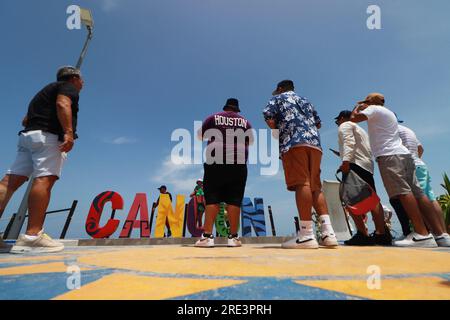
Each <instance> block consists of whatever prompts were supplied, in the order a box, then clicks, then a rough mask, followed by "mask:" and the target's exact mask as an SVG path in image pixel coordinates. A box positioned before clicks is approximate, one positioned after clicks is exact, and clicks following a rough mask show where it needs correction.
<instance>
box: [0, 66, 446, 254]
mask: <svg viewBox="0 0 450 320" xmlns="http://www.w3.org/2000/svg"><path fill="white" fill-rule="evenodd" d="M83 84H84V82H83V78H82V75H81V73H80V71H79V70H78V69H76V68H74V67H70V66H68V67H63V68H60V69H59V70H58V72H57V81H56V82H53V83H51V84H49V85H47V86H45V87H44V88H43V89H42V90H40V91H39V92H38V93H37V94H36V95H35V96H34V98H33V99H32V101H31V102H30V105H29V107H28V112H27V115H26V116H25V118H24V119H23V122H22V124H23V126H24V130H22V131H21V132H20V133H19V143H18V151H17V156H16V160H15V161H14V163H13V165H12V166H11V168H10V169H9V170H8V171H7V173H6V175H5V176H4V177H3V179H2V180H1V181H0V217H1V216H2V214H3V212H4V211H5V208H6V206H7V204H8V202H9V201H10V199H11V197H12V195H13V194H14V192H15V191H16V190H17V189H18V188H20V187H21V186H22V185H23V184H24V183H25V182H26V181H27V180H29V179H30V178H31V179H33V182H32V185H31V190H30V193H29V197H28V212H29V219H28V224H27V228H26V231H25V233H24V234H21V235H20V236H19V238H18V239H17V241H16V243H15V245H14V247H13V248H12V249H10V250H8V251H11V252H13V253H24V252H33V253H45V252H57V251H61V250H63V249H64V245H63V244H62V243H60V242H58V241H56V240H53V239H51V238H50V237H49V236H48V235H46V234H45V233H44V228H43V226H44V220H45V212H46V210H47V207H48V204H49V201H50V196H51V190H52V188H53V186H54V184H55V182H56V181H57V180H58V179H59V177H60V176H61V171H62V167H63V165H64V162H65V160H66V158H67V153H68V152H70V151H71V150H72V148H73V145H74V140H75V139H76V138H77V134H76V129H77V115H78V100H79V93H80V91H81V89H82V88H83ZM294 89H295V88H294V83H293V82H292V81H291V80H284V81H281V82H280V83H278V85H277V87H276V89H275V91H274V92H273V93H272V95H273V97H272V98H271V99H270V101H269V102H268V104H267V106H266V107H265V108H264V110H263V116H264V120H265V121H266V123H267V125H268V126H269V128H271V129H273V130H278V131H277V132H278V136H279V148H280V155H281V160H282V164H283V170H284V175H285V181H286V186H287V189H288V190H289V191H291V192H295V200H296V205H297V209H298V214H299V216H300V220H301V222H300V230H299V232H298V234H297V236H296V237H294V238H293V239H291V240H289V241H287V242H285V243H283V244H282V247H283V248H287V249H316V248H319V246H323V247H337V246H338V241H337V238H336V235H335V232H334V230H333V226H332V224H331V220H330V216H329V211H328V206H327V202H326V200H325V196H324V193H323V192H322V185H321V177H320V173H321V160H322V155H323V153H322V146H321V141H320V134H319V129H320V128H321V119H320V117H319V115H318V113H317V111H316V110H315V108H314V107H313V105H312V104H311V103H310V102H309V101H308V100H307V99H306V98H304V97H301V96H299V95H297V94H296V93H295V91H294ZM384 103H385V100H384V96H383V95H382V94H379V93H372V94H370V95H368V96H367V98H366V99H365V100H363V101H360V102H358V104H357V106H356V107H355V108H354V109H353V110H352V111H350V110H344V111H342V112H340V113H339V115H338V116H337V117H336V124H337V125H338V126H339V129H338V136H339V137H338V141H339V149H340V150H339V155H340V157H341V158H342V165H341V166H340V169H341V170H342V172H343V174H344V175H345V174H348V172H350V171H353V172H355V173H356V174H357V175H358V176H359V177H360V178H361V179H362V180H364V181H365V182H366V183H367V184H368V185H370V186H371V187H372V189H373V190H376V188H375V182H374V178H373V175H374V161H373V158H375V160H376V162H377V163H378V167H379V171H380V174H381V177H382V180H383V184H384V187H385V189H386V192H387V194H388V196H389V199H390V202H391V205H392V206H393V208H394V209H395V211H396V213H397V215H398V218H399V221H400V223H401V226H402V230H403V233H404V236H405V237H404V239H402V240H398V241H395V243H394V244H395V245H396V246H403V247H437V246H445V247H449V246H450V236H449V235H448V234H447V233H446V226H445V223H444V219H443V214H442V210H441V208H440V206H439V203H438V202H437V201H436V196H435V195H434V193H433V190H432V188H431V182H430V181H431V179H430V175H429V172H428V168H427V166H426V164H425V163H424V162H423V160H422V159H421V157H422V154H423V152H424V148H423V146H422V145H421V143H420V142H419V141H418V139H417V137H416V135H415V134H414V132H413V131H412V130H411V129H409V128H407V127H405V126H402V125H399V124H398V122H399V121H398V119H397V117H396V115H395V114H394V113H393V112H392V111H391V110H389V109H388V108H387V107H385V105H384ZM240 112H241V110H240V107H239V101H238V99H235V98H230V99H228V100H227V102H226V103H225V106H224V107H223V111H221V112H218V113H215V114H213V115H211V116H209V117H208V118H207V119H206V120H205V121H204V122H203V126H202V128H201V130H200V131H199V138H200V139H202V140H207V141H208V146H207V152H206V154H207V158H206V162H205V164H204V177H203V181H202V180H200V179H199V180H198V181H197V186H196V188H195V190H194V192H193V193H192V194H191V197H198V198H201V201H199V203H201V205H202V206H203V205H204V208H203V207H202V210H201V211H202V213H203V209H204V211H205V221H204V224H203V228H204V232H203V234H202V236H201V238H200V239H199V240H198V241H197V242H196V243H195V246H197V247H214V236H213V233H212V232H213V225H214V222H215V220H216V216H217V214H218V213H219V211H220V205H221V204H223V203H226V204H227V216H228V220H229V224H230V235H229V236H228V246H230V247H239V246H241V245H242V243H241V240H240V238H239V235H238V229H239V219H240V207H241V204H242V200H243V197H244V192H245V186H246V182H247V160H248V147H249V145H250V144H252V143H253V134H252V130H251V129H252V126H251V124H250V122H249V121H248V120H247V119H246V118H244V117H243V116H242V115H241V114H240ZM364 121H367V123H368V134H367V133H366V132H365V131H364V129H363V128H361V127H360V126H359V125H358V124H357V123H359V122H364ZM211 131H213V132H214V134H210V133H211ZM236 132H240V133H242V134H241V136H242V137H244V139H240V138H239V135H238V136H236ZM217 133H218V134H217ZM217 160H219V161H217ZM159 190H160V193H161V194H168V195H169V197H170V198H171V194H170V193H168V191H167V187H166V186H161V187H160V188H159ZM158 204H159V199H158V201H157V203H156V206H157V205H158ZM313 208H314V210H315V212H316V213H317V214H318V215H319V217H320V218H319V222H320V230H319V231H320V232H319V234H320V237H319V238H318V239H316V235H315V232H314V230H313V221H312V209H313ZM371 213H372V217H373V221H374V224H375V231H374V232H373V233H372V234H369V232H368V230H367V227H366V224H365V221H364V217H363V216H356V215H352V218H353V220H354V222H355V225H356V227H357V230H358V231H357V233H356V235H355V236H354V237H353V238H352V239H350V240H349V241H346V244H347V245H392V244H393V243H392V242H393V240H392V236H391V234H390V230H389V228H388V227H387V226H386V222H385V219H384V210H383V207H382V205H381V203H378V204H377V205H376V206H375V207H374V208H373V209H372V210H371ZM200 219H201V218H200ZM199 225H201V221H200V222H199ZM167 232H168V234H170V226H169V225H168V224H167ZM6 247H7V245H6V244H5V243H4V242H3V241H2V240H1V239H0V251H2V250H3V249H4V248H6Z"/></svg>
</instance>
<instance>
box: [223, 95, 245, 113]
mask: <svg viewBox="0 0 450 320" xmlns="http://www.w3.org/2000/svg"><path fill="white" fill-rule="evenodd" d="M226 108H231V109H233V110H234V111H236V112H241V109H239V100H238V99H235V98H230V99H228V100H227V102H226V103H225V106H224V107H223V109H224V110H225V109H226Z"/></svg>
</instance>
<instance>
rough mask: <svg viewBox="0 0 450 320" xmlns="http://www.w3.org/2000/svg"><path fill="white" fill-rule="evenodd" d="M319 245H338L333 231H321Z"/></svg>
mask: <svg viewBox="0 0 450 320" xmlns="http://www.w3.org/2000/svg"><path fill="white" fill-rule="evenodd" d="M319 245H321V246H323V247H329V248H333V247H337V246H339V243H338V241H337V238H336V235H335V234H334V233H327V232H323V233H322V235H321V237H320V239H319Z"/></svg>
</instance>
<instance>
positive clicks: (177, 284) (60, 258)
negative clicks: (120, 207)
mask: <svg viewBox="0 0 450 320" xmlns="http://www.w3.org/2000/svg"><path fill="white" fill-rule="evenodd" d="M78 270H79V273H78ZM378 275H379V277H378ZM78 280H79V282H78ZM378 280H380V281H378ZM78 283H79V284H80V288H79V289H73V287H74V286H75V287H76V286H77V284H78ZM0 299H2V300H10V299H39V300H41V299H44V300H46V299H152V300H154V299H181V300H185V299H188V300H197V299H200V300H214V299H220V300H229V299H237V300H242V299H245V300H247V299H250V300H253V299H268V300H272V299H288V300H291V299H309V300H311V299H312V300H317V299H320V300H327V299H333V300H335V299H344V300H348V299H439V300H443V299H445V300H450V249H405V248H386V247H365V248H358V247H344V246H341V247H339V248H338V249H319V250H283V249H281V248H280V246H279V245H246V246H244V247H242V248H226V247H217V248H210V249H199V248H194V247H192V246H179V245H170V246H169V245H167V246H162V245H158V246H145V247H143V246H139V247H138V246H126V247H69V248H66V250H65V251H63V252H62V253H56V254H47V255H40V256H37V255H34V256H33V255H11V254H1V255H0Z"/></svg>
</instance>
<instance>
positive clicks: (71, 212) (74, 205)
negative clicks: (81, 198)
mask: <svg viewBox="0 0 450 320" xmlns="http://www.w3.org/2000/svg"><path fill="white" fill-rule="evenodd" d="M77 205H78V200H74V201H73V202H72V206H71V207H70V208H67V209H61V210H55V211H48V212H46V213H45V216H47V215H49V214H57V213H62V212H69V214H68V215H67V218H66V222H65V223H64V227H63V229H62V231H61V235H60V237H59V238H60V239H64V238H65V237H66V233H67V230H68V229H69V225H70V223H71V222H72V217H73V215H74V213H75V209H76V208H77ZM16 217H17V213H14V214H13V215H12V216H11V219H10V220H9V223H8V225H7V227H6V230H5V232H4V234H3V239H8V236H9V232H10V230H11V227H12V225H13V223H14V220H15V219H16ZM25 218H28V215H26V216H25Z"/></svg>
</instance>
